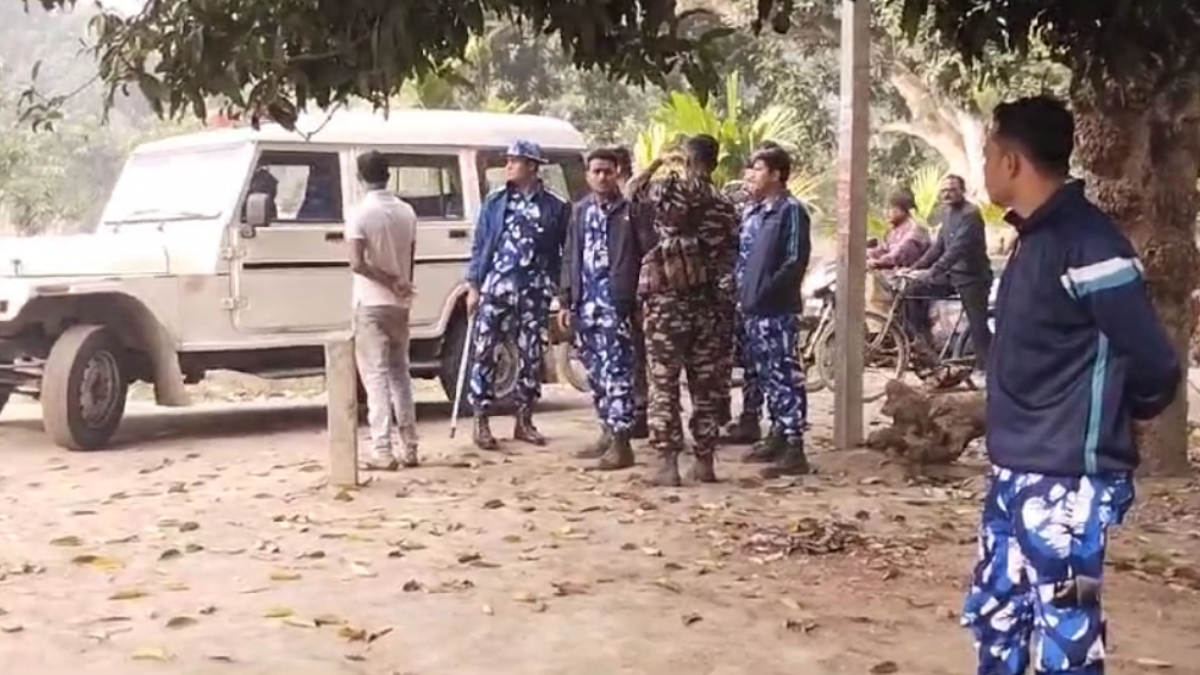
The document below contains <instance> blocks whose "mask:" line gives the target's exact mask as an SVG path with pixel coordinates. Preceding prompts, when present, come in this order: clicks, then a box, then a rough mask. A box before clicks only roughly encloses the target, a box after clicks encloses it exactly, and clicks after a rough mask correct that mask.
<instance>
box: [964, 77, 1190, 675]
mask: <svg viewBox="0 0 1200 675" xmlns="http://www.w3.org/2000/svg"><path fill="white" fill-rule="evenodd" d="M1074 128H1075V124H1074V120H1073V118H1072V116H1071V113H1070V112H1068V111H1067V109H1066V108H1065V107H1064V106H1063V104H1062V103H1060V102H1058V101H1056V100H1054V99H1050V98H1046V97H1035V98H1026V99H1021V100H1018V101H1015V102H1012V103H1005V104H1002V105H1000V106H998V107H997V108H996V109H995V112H994V113H993V126H992V131H991V134H990V136H989V137H988V140H987V145H986V147H985V149H984V156H985V167H984V174H985V182H986V186H987V191H988V194H989V196H990V197H991V199H992V201H993V202H995V203H996V204H999V205H1001V206H1005V207H1007V208H1009V209H1010V214H1009V216H1008V219H1009V221H1010V222H1011V223H1012V224H1013V225H1014V226H1015V227H1016V230H1017V235H1018V239H1017V244H1016V250H1015V252H1014V253H1013V254H1012V257H1011V258H1010V259H1009V261H1008V264H1007V266H1006V268H1005V270H1004V275H1003V277H1002V278H1001V280H1000V290H999V293H998V297H997V304H996V313H997V317H996V335H995V340H994V341H993V342H992V351H991V361H990V364H989V368H988V379H987V449H988V457H989V459H990V460H991V463H992V467H993V468H992V475H991V485H990V487H989V490H988V494H987V496H986V498H985V502H984V506H983V518H982V523H981V528H980V560H979V563H978V565H977V566H976V568H975V573H974V577H973V581H972V587H971V591H970V594H969V595H968V597H967V600H966V603H965V608H964V610H963V624H964V625H966V626H968V627H970V629H971V631H972V632H973V633H974V636H975V640H976V645H977V650H978V664H979V665H978V673H979V675H1016V674H1018V673H1024V672H1025V670H1026V668H1027V667H1028V666H1029V662H1030V660H1031V655H1030V644H1031V643H1032V644H1035V645H1037V649H1036V650H1035V653H1034V654H1033V660H1034V664H1033V666H1034V670H1035V672H1038V673H1055V674H1064V673H1070V674H1072V675H1100V674H1101V673H1103V670H1104V647H1105V644H1104V636H1105V630H1104V617H1103V614H1102V613H1101V609H1100V585H1101V577H1102V575H1103V570H1104V551H1105V537H1106V532H1107V530H1108V528H1109V527H1110V526H1112V525H1116V524H1118V523H1120V521H1121V519H1122V517H1123V516H1124V514H1125V512H1126V510H1127V509H1128V508H1129V506H1130V504H1131V503H1132V502H1133V470H1134V469H1135V468H1136V467H1137V465H1138V451H1137V449H1136V447H1135V446H1134V443H1133V437H1132V433H1131V425H1132V422H1133V420H1135V419H1149V418H1152V417H1155V416H1156V415H1158V414H1159V413H1161V412H1162V411H1163V410H1164V409H1165V408H1166V407H1167V406H1168V405H1169V404H1170V403H1171V401H1172V400H1173V399H1174V398H1175V395H1176V392H1177V391H1178V389H1179V384H1180V377H1181V371H1180V366H1179V361H1178V358H1177V356H1176V354H1175V351H1174V350H1173V348H1172V347H1171V344H1170V342H1169V341H1168V339H1167V336H1166V335H1165V334H1164V331H1163V330H1162V327H1161V324H1160V323H1159V319H1158V316H1157V314H1156V313H1155V311H1154V308H1153V306H1152V305H1151V303H1150V298H1149V296H1148V294H1147V292H1146V286H1145V282H1144V281H1143V279H1142V267H1141V264H1140V263H1139V262H1138V259H1137V255H1136V254H1135V253H1134V250H1133V247H1132V246H1131V245H1130V243H1129V241H1128V240H1127V239H1126V238H1125V237H1124V236H1123V235H1122V234H1121V233H1120V232H1119V231H1118V230H1117V228H1116V226H1115V225H1114V223H1113V222H1112V220H1111V219H1110V218H1109V217H1108V216H1107V215H1105V214H1104V213H1103V212H1101V211H1100V210H1099V209H1098V208H1096V207H1095V206H1094V205H1092V204H1091V203H1090V202H1089V201H1088V200H1087V198H1086V197H1085V195H1084V192H1083V185H1081V184H1080V183H1079V182H1076V181H1072V180H1070V178H1069V176H1068V171H1069V167H1070V158H1071V153H1072V151H1073V150H1074V145H1073V140H1072V139H1073V136H1074Z"/></svg>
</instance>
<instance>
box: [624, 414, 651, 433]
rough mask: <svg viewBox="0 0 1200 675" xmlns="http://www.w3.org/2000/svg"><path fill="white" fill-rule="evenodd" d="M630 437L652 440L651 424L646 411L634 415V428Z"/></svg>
mask: <svg viewBox="0 0 1200 675" xmlns="http://www.w3.org/2000/svg"><path fill="white" fill-rule="evenodd" d="M629 437H630V438H633V439H637V440H642V439H645V438H650V422H649V420H648V419H647V418H646V411H645V410H639V411H637V412H636V413H634V414H633V426H632V427H630V429H629Z"/></svg>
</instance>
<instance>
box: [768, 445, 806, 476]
mask: <svg viewBox="0 0 1200 675" xmlns="http://www.w3.org/2000/svg"><path fill="white" fill-rule="evenodd" d="M811 472H812V467H810V466H809V465H808V456H806V455H805V454H804V439H803V438H795V439H789V440H787V441H785V443H784V451H783V456H782V457H780V458H779V460H778V461H776V462H775V463H774V464H772V465H771V466H768V467H766V468H765V469H763V470H762V477H763V478H782V477H783V476H803V475H806V474H808V473H811Z"/></svg>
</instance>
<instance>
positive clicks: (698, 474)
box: [692, 449, 717, 483]
mask: <svg viewBox="0 0 1200 675" xmlns="http://www.w3.org/2000/svg"><path fill="white" fill-rule="evenodd" d="M715 460H716V453H715V452H713V451H712V450H700V449H697V450H696V458H695V461H694V462H692V480H694V481H696V482H697V483H715V482H717V471H716V467H714V466H713V463H714V461H715Z"/></svg>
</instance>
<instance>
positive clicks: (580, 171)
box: [476, 150, 587, 202]
mask: <svg viewBox="0 0 1200 675" xmlns="http://www.w3.org/2000/svg"><path fill="white" fill-rule="evenodd" d="M545 155H546V159H547V160H548V161H547V163H546V164H544V165H542V168H541V169H540V171H539V173H541V175H542V181H543V182H544V183H545V184H546V187H548V188H550V189H551V190H553V191H554V192H557V193H558V194H560V195H562V197H563V198H564V199H566V200H567V201H569V202H574V201H578V200H580V199H582V198H583V197H584V195H586V194H587V169H586V167H584V165H583V153H580V152H571V151H548V152H546V153H545ZM477 157H478V159H477V160H476V161H477V162H478V164H479V185H480V187H481V188H482V189H483V195H486V194H487V193H489V192H491V191H492V190H495V189H497V188H500V187H503V186H504V163H505V159H506V158H505V156H504V151H503V150H487V151H480V152H479V153H478V155H477ZM483 195H480V196H483Z"/></svg>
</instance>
